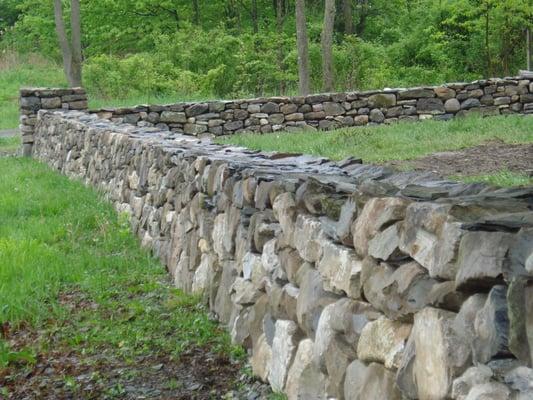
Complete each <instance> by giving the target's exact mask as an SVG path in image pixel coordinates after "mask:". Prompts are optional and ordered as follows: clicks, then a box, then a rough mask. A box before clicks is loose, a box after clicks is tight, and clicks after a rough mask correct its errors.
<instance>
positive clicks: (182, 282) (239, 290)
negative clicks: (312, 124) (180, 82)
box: [34, 111, 533, 400]
mask: <svg viewBox="0 0 533 400" xmlns="http://www.w3.org/2000/svg"><path fill="white" fill-rule="evenodd" d="M34 135H35V148H34V155H35V157H36V158H37V159H39V160H41V161H43V162H46V163H48V164H49V165H51V166H52V167H54V168H55V169H57V170H59V171H61V172H62V173H64V174H67V175H68V176H70V177H72V178H76V179H80V180H82V181H84V182H86V183H87V184H89V185H92V186H95V187H97V188H100V189H101V190H103V192H104V193H106V195H107V196H108V197H109V199H110V200H111V201H112V202H114V204H115V205H116V207H117V209H118V210H120V211H123V212H127V213H129V214H130V216H131V225H132V229H133V231H134V232H135V233H136V234H137V235H138V236H139V238H140V240H141V241H142V244H143V245H144V246H145V247H147V248H149V249H151V250H152V251H153V252H154V254H156V255H157V256H158V257H159V258H160V259H161V260H162V261H163V262H164V263H165V265H167V267H168V270H169V271H170V273H171V274H172V276H173V278H174V282H175V284H176V286H177V287H179V288H181V289H183V290H184V291H186V292H189V293H201V294H203V296H204V299H205V301H206V303H207V304H209V307H210V309H211V310H212V312H213V313H214V314H215V315H216V316H217V318H218V319H219V320H220V322H221V323H222V324H224V325H225V326H227V328H228V330H229V331H230V332H231V337H232V339H233V341H234V342H235V343H238V344H241V345H243V346H244V347H245V348H246V349H248V351H249V355H250V360H251V365H252V368H253V372H254V374H255V375H256V376H258V377H259V378H260V379H262V380H264V381H267V382H269V383H270V384H271V385H272V387H273V388H274V390H277V391H283V392H285V393H286V394H287V395H288V397H289V399H291V400H292V399H326V398H327V399H348V400H353V399H358V400H378V399H379V400H384V399H389V400H395V399H422V400H424V399H427V400H436V399H450V398H451V399H468V400H474V399H478V400H481V399H488V398H491V399H514V400H517V399H520V400H525V399H531V398H533V370H532V369H530V368H529V367H530V366H531V362H532V351H533V313H531V312H530V311H529V312H526V310H531V308H533V255H532V253H533V213H532V207H533V188H517V189H495V188H489V187H486V186H484V185H478V184H460V183H454V182H449V181H442V180H438V179H437V178H435V177H434V176H432V175H431V174H420V173H408V172H401V173H395V172H393V171H391V170H389V169H387V168H384V167H376V166H371V165H361V164H359V163H358V161H357V160H354V159H347V160H344V161H342V162H339V163H333V162H331V161H328V160H325V159H320V158H313V157H309V156H300V157H288V156H287V155H283V154H276V153H257V152H252V151H247V150H245V149H240V148H230V147H222V146H218V145H214V144H212V143H210V142H209V141H199V140H196V139H194V138H191V137H187V136H180V135H175V134H172V133H169V132H164V131H161V130H158V129H154V128H139V127H135V126H132V125H126V124H115V123H112V122H110V121H106V120H102V119H98V118H97V116H96V115H88V114H84V113H76V112H44V111H41V112H40V113H39V116H38V120H37V124H36V128H35V133H34Z"/></svg>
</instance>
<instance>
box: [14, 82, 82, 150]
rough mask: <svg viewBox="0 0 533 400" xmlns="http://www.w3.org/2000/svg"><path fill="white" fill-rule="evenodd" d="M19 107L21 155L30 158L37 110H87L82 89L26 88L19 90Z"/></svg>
mask: <svg viewBox="0 0 533 400" xmlns="http://www.w3.org/2000/svg"><path fill="white" fill-rule="evenodd" d="M19 106H20V126H19V129H20V132H21V135H22V154H23V155H24V156H30V155H31V154H32V148H33V140H34V136H33V131H34V129H35V124H36V123H37V112H38V111H39V110H87V108H88V102H87V94H86V93H85V89H83V88H70V89H50V88H26V89H21V90H20V99H19Z"/></svg>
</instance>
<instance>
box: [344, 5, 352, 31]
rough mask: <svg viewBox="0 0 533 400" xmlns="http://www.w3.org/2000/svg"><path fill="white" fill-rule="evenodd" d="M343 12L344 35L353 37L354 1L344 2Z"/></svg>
mask: <svg viewBox="0 0 533 400" xmlns="http://www.w3.org/2000/svg"><path fill="white" fill-rule="evenodd" d="M342 11H343V15H344V33H345V34H346V35H351V34H352V33H353V8H352V0H343V1H342Z"/></svg>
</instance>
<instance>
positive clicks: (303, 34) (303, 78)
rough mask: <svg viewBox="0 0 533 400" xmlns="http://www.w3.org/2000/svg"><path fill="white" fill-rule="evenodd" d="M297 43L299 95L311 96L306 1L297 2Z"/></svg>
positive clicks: (298, 0)
mask: <svg viewBox="0 0 533 400" xmlns="http://www.w3.org/2000/svg"><path fill="white" fill-rule="evenodd" d="M296 41H297V44H298V77H299V93H300V95H302V96H305V95H307V94H309V91H310V89H309V86H310V85H309V80H310V78H309V40H308V39H307V23H306V18H305V0H296Z"/></svg>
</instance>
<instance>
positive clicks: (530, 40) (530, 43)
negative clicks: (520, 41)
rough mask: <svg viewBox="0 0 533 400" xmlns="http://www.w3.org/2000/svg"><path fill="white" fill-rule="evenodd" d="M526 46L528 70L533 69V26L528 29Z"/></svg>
mask: <svg viewBox="0 0 533 400" xmlns="http://www.w3.org/2000/svg"><path fill="white" fill-rule="evenodd" d="M526 46H527V49H526V53H527V70H528V71H533V65H532V63H531V53H532V52H533V30H532V29H531V28H527V29H526Z"/></svg>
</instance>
